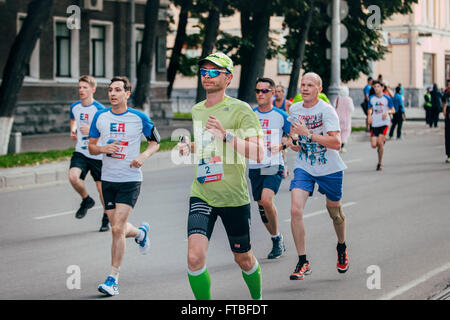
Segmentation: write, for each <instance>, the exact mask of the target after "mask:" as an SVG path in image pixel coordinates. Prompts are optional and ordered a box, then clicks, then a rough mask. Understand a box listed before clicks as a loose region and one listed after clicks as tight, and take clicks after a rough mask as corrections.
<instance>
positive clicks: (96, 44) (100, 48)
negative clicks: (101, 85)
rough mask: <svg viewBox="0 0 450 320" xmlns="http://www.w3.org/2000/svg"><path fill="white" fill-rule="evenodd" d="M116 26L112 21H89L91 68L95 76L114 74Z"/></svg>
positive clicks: (105, 77) (105, 76)
mask: <svg viewBox="0 0 450 320" xmlns="http://www.w3.org/2000/svg"><path fill="white" fill-rule="evenodd" d="M113 35H114V26H113V23H112V22H110V21H105V20H90V21H89V39H90V43H89V46H90V48H89V70H90V72H91V74H92V75H93V76H94V77H98V78H102V79H111V78H112V77H113V76H114V38H113Z"/></svg>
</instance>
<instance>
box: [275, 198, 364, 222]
mask: <svg viewBox="0 0 450 320" xmlns="http://www.w3.org/2000/svg"><path fill="white" fill-rule="evenodd" d="M355 204H356V202H346V203H344V204H343V205H342V208H345V207H350V206H353V205H355ZM327 212H328V210H327V209H323V210H319V211H315V212H311V213H308V214H305V215H304V216H303V219H306V218H311V217H314V216H318V215H319V214H323V213H327ZM284 222H291V219H286V220H284Z"/></svg>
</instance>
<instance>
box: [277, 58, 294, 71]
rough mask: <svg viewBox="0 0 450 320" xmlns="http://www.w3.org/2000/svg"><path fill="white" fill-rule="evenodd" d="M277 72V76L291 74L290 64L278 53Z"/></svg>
mask: <svg viewBox="0 0 450 320" xmlns="http://www.w3.org/2000/svg"><path fill="white" fill-rule="evenodd" d="M277 71H278V72H277V73H278V75H289V74H291V72H292V63H291V62H290V61H289V60H287V59H286V57H285V56H283V55H282V54H280V53H279V54H278V59H277Z"/></svg>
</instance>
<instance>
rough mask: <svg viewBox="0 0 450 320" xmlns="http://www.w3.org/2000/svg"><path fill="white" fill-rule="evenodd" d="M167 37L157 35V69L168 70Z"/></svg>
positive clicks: (158, 70)
mask: <svg viewBox="0 0 450 320" xmlns="http://www.w3.org/2000/svg"><path fill="white" fill-rule="evenodd" d="M166 52H167V50H166V37H156V51H155V55H156V71H157V72H166V59H167V57H166Z"/></svg>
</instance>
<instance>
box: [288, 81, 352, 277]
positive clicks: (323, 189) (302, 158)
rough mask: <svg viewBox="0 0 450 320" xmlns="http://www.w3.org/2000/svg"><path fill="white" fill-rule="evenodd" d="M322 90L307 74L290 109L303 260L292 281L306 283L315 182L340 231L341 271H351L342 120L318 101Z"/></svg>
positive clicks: (296, 224)
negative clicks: (308, 212) (307, 216)
mask: <svg viewBox="0 0 450 320" xmlns="http://www.w3.org/2000/svg"><path fill="white" fill-rule="evenodd" d="M321 91H322V80H321V78H320V77H319V75H317V74H315V73H312V72H310V73H306V74H305V75H304V76H303V78H302V80H301V86H300V92H301V94H302V97H303V101H302V102H297V103H294V104H293V105H292V106H291V108H290V109H289V112H290V118H289V119H290V120H291V133H290V134H291V137H292V139H293V143H294V146H292V147H291V148H292V150H294V151H296V152H298V156H297V158H296V160H295V166H294V179H293V180H292V181H291V186H290V190H291V195H292V198H291V203H292V207H291V229H292V235H293V238H294V242H295V246H296V248H297V252H298V256H299V261H298V263H297V266H296V268H295V270H294V272H293V273H292V274H291V276H290V279H291V280H302V279H303V278H304V275H307V274H309V273H311V268H310V263H309V261H308V260H307V259H306V245H305V225H304V223H303V210H304V208H305V204H306V200H307V199H308V197H309V196H312V193H313V191H314V186H315V183H317V184H318V185H319V192H320V193H322V194H325V196H326V207H327V210H328V213H329V215H330V217H331V218H332V220H333V225H334V229H335V231H336V235H337V239H338V244H337V248H336V249H337V256H338V259H337V270H338V272H340V273H344V272H346V271H347V269H348V255H347V249H346V248H347V247H346V245H345V225H346V221H345V216H344V213H343V211H342V205H341V198H342V181H343V175H344V169H346V166H345V164H344V162H343V161H342V159H341V158H340V156H339V152H338V150H339V149H340V147H341V137H340V128H339V118H338V116H337V114H336V111H335V109H334V108H333V107H332V106H331V105H329V104H328V103H326V102H324V101H322V100H320V99H319V98H318V95H319V92H321Z"/></svg>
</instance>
